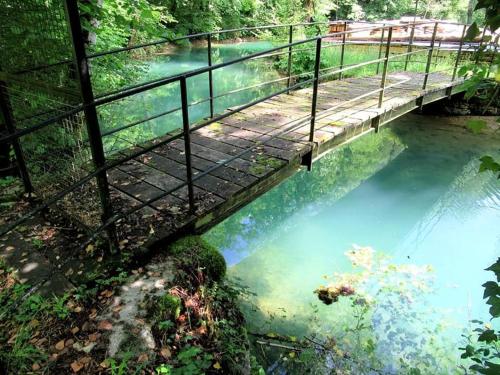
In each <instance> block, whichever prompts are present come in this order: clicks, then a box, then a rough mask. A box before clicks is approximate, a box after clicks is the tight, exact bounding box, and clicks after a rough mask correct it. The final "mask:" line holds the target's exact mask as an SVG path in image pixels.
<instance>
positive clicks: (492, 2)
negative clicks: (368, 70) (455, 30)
mask: <svg viewBox="0 0 500 375" xmlns="http://www.w3.org/2000/svg"><path fill="white" fill-rule="evenodd" d="M479 10H483V11H484V24H485V26H486V27H488V28H489V29H490V31H491V33H494V32H495V31H496V30H497V29H498V28H499V27H500V3H499V2H498V1H497V0H478V1H477V4H476V7H475V8H474V11H476V12H477V11H479ZM480 33H481V31H480V30H479V27H478V25H477V22H476V21H474V22H473V23H472V25H470V26H469V28H468V29H467V39H468V40H473V39H475V38H477V37H478V36H479V35H480Z"/></svg>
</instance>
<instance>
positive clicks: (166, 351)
mask: <svg viewBox="0 0 500 375" xmlns="http://www.w3.org/2000/svg"><path fill="white" fill-rule="evenodd" d="M160 354H161V356H162V357H163V358H165V359H170V357H172V352H171V351H170V349H169V348H167V347H165V348H162V349H161V350H160Z"/></svg>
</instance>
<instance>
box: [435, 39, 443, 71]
mask: <svg viewBox="0 0 500 375" xmlns="http://www.w3.org/2000/svg"><path fill="white" fill-rule="evenodd" d="M442 42H443V40H442V39H439V43H438V46H437V48H436V55H435V56H434V59H435V63H434V66H439V52H441V43H442Z"/></svg>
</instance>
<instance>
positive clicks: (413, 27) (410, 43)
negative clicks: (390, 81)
mask: <svg viewBox="0 0 500 375" xmlns="http://www.w3.org/2000/svg"><path fill="white" fill-rule="evenodd" d="M414 38H415V23H413V26H412V28H411V32H410V42H409V43H408V49H407V51H406V52H407V53H411V52H413V40H414ZM410 57H411V55H406V59H405V72H406V71H407V70H408V63H409V62H410Z"/></svg>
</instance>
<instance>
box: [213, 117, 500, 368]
mask: <svg viewBox="0 0 500 375" xmlns="http://www.w3.org/2000/svg"><path fill="white" fill-rule="evenodd" d="M498 141H499V139H498V136H496V137H495V136H493V137H480V136H475V135H472V134H470V133H469V132H467V131H466V130H464V129H462V128H450V127H449V126H445V125H441V124H440V122H439V120H431V119H428V118H425V117H419V116H409V117H406V118H405V119H403V120H401V121H400V122H399V124H395V125H394V126H391V127H390V128H386V129H384V130H383V131H382V132H381V133H380V134H378V135H370V136H367V137H364V138H361V139H360V140H358V141H356V142H354V143H352V144H349V145H346V146H344V147H342V148H341V149H339V150H338V151H336V152H333V153H331V154H329V155H327V156H326V157H325V158H324V159H322V160H320V161H319V162H318V163H317V164H315V166H314V169H313V172H312V173H306V172H302V173H298V174H296V175H295V176H293V177H292V178H290V179H289V180H287V181H285V182H284V183H282V184H281V185H279V186H278V187H277V188H275V189H273V190H272V191H270V192H269V193H267V194H265V195H264V196H262V197H261V198H260V199H258V200H256V201H255V202H253V203H252V204H250V205H248V206H247V207H245V208H244V209H242V210H241V211H239V212H238V213H236V214H235V215H233V216H232V217H231V218H229V219H227V220H226V221H224V222H223V223H221V224H220V225H218V226H217V227H215V228H214V229H213V230H211V231H210V232H209V233H207V235H206V238H207V239H208V240H209V241H210V242H212V243H213V244H215V245H216V246H218V247H219V248H220V249H221V250H222V251H223V253H224V255H225V256H226V258H227V260H228V263H229V264H230V265H232V267H231V268H230V274H231V275H233V276H236V277H238V278H239V279H241V282H242V283H243V284H245V285H248V286H249V287H250V289H251V290H252V291H253V292H255V293H256V294H257V296H256V297H254V298H251V299H250V300H249V301H247V302H248V304H245V305H244V308H245V311H246V314H247V317H248V320H249V328H250V329H251V330H259V331H260V330H262V329H263V327H267V328H266V329H273V330H278V331H281V332H285V333H287V334H296V335H305V334H308V333H310V332H311V330H312V327H316V328H315V329H317V331H321V332H323V333H325V332H327V333H329V334H332V335H333V336H334V337H337V338H338V337H344V338H347V339H348V340H351V341H352V337H351V336H349V334H347V333H346V331H345V329H348V328H349V327H350V326H352V325H353V324H355V321H353V316H354V315H355V312H356V309H357V307H353V306H352V305H351V303H350V302H348V301H347V300H346V301H340V302H339V303H338V304H335V305H334V306H325V305H323V304H321V303H319V301H318V300H317V298H316V296H314V295H313V293H312V291H313V290H315V289H316V288H317V287H318V286H319V285H320V284H322V283H324V282H325V280H324V279H323V278H322V277H323V276H324V275H332V274H334V273H349V272H354V271H355V270H354V268H353V267H352V264H351V263H350V262H349V260H348V259H346V257H345V256H344V252H345V251H346V250H348V249H350V248H351V247H352V244H360V245H369V246H372V247H373V248H374V249H376V250H377V252H383V253H385V254H388V255H390V256H391V262H393V263H394V264H398V265H405V264H410V265H416V266H426V265H429V266H430V267H431V268H430V269H429V270H431V269H432V270H433V271H432V274H433V284H432V285H433V287H432V288H429V289H428V290H427V292H426V293H421V294H416V295H415V298H414V299H412V300H411V301H406V302H404V303H403V304H401V301H399V300H397V298H400V296H399V295H396V296H393V297H390V298H389V297H387V296H386V297H384V298H382V300H381V301H379V303H377V307H376V309H374V310H371V311H370V318H368V320H367V321H368V322H369V328H370V329H369V334H368V333H367V335H368V336H369V337H370V339H371V340H373V343H372V344H370V345H372V347H373V348H372V349H373V353H375V354H374V356H375V357H374V358H375V359H376V362H377V363H379V365H380V366H382V367H380V366H379V368H384V369H385V370H384V371H386V373H393V372H397V369H398V368H401V366H402V365H401V364H400V363H398V359H397V353H398V351H399V352H400V353H402V352H403V349H402V346H401V345H403V344H404V348H406V349H405V350H409V349H408V348H413V349H412V350H410V351H409V352H408V353H409V354H408V356H407V357H405V358H406V360H408V361H409V362H408V363H407V364H408V366H411V365H412V363H413V364H415V363H424V362H425V363H428V365H429V366H437V367H436V368H438V367H439V371H441V372H442V373H448V371H452V370H450V369H455V368H456V367H455V364H456V362H457V359H458V355H457V353H456V348H457V347H458V342H459V340H460V334H461V333H462V329H463V328H464V327H467V322H468V320H469V319H472V318H479V319H481V318H484V317H486V316H487V309H486V306H485V305H484V303H483V302H482V288H481V284H482V283H484V282H485V281H486V280H487V277H488V275H487V273H486V272H485V271H483V269H484V268H485V267H487V266H488V265H490V264H491V263H493V262H494V260H495V259H496V257H497V256H498V254H499V253H500V237H499V234H498V230H497V228H498V224H499V223H500V206H499V201H500V199H499V197H500V189H499V185H498V181H497V180H496V178H495V176H493V175H492V174H480V175H478V173H477V170H478V165H479V162H478V157H479V156H481V155H484V154H490V155H498V154H499V151H498V146H497V145H498ZM382 281H383V280H382ZM395 283H396V285H399V281H397V282H396V281H395ZM395 302H398V304H399V305H397V306H396V307H397V308H396V307H395V305H394V303H395ZM252 306H254V307H255V308H253V307H252ZM311 306H313V307H311ZM403 306H404V307H405V309H404V311H403ZM353 309H354V310H353ZM283 311H286V313H283ZM282 314H283V315H284V316H285V318H284V319H281V320H279V319H273V320H272V324H271V325H269V324H270V323H269V318H270V317H277V316H280V315H282ZM377 316H378V318H377ZM382 318H383V319H382ZM381 319H382V320H381ZM384 319H385V320H384ZM312 322H315V324H313V323H312ZM318 322H319V323H318ZM384 322H385V323H384ZM389 326H391V327H393V328H394V329H395V330H396V333H397V334H398V335H399V336H398V337H404V338H401V340H403V341H394V340H392V338H393V337H392V336H391V337H387V336H386V334H387V329H388V327H389ZM382 334H385V336H383V337H384V338H382ZM368 336H366V337H365V338H364V339H363V338H362V339H361V341H360V343H362V346H363V345H364V346H363V348H365V347H366V345H368V344H367V343H368V340H369V339H368ZM408 338H412V339H411V340H409V339H408ZM417 339H418V341H419V342H418V343H415V340H417ZM398 340H399V339H398ZM420 340H424V341H423V342H422V343H420ZM417 344H418V345H417ZM354 346H355V345H353V344H352V343H351V344H344V348H346V347H348V348H350V349H349V350H351V351H354ZM424 349H425V350H424ZM384 353H385V354H384ZM419 353H420V354H419ZM363 354H366V353H365V352H363ZM428 356H431V357H432V358H428ZM439 371H437V372H438V373H439Z"/></svg>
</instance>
